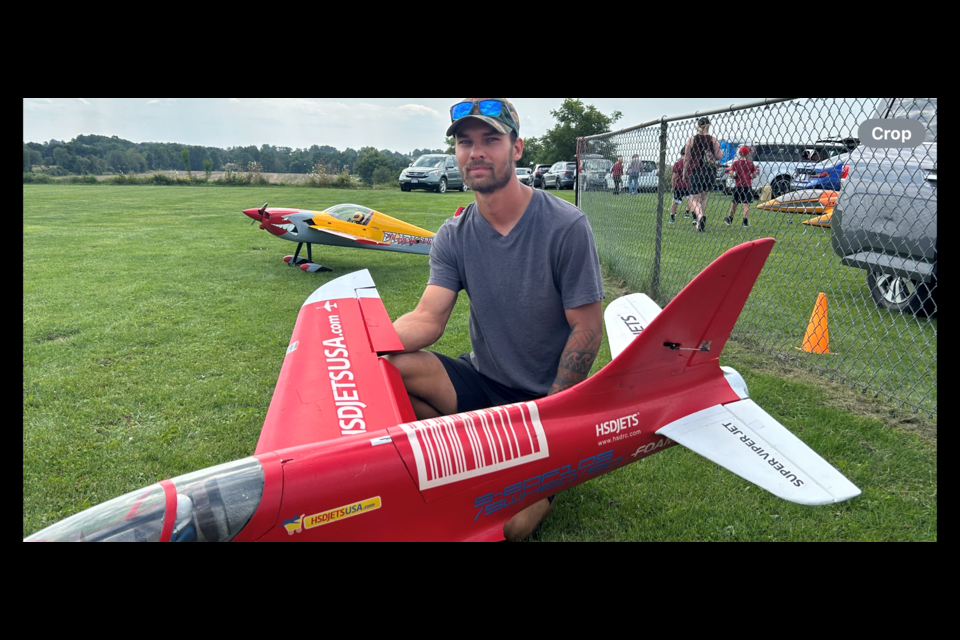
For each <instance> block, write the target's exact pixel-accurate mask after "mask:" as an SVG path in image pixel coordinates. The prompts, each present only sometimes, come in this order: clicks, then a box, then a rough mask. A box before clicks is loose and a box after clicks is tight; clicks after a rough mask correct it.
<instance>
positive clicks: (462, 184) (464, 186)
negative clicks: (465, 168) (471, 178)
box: [460, 180, 470, 191]
mask: <svg viewBox="0 0 960 640" xmlns="http://www.w3.org/2000/svg"><path fill="white" fill-rule="evenodd" d="M469 190H470V187H468V186H467V181H466V180H464V181H463V182H461V183H460V191H469Z"/></svg>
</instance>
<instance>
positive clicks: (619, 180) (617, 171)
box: [610, 158, 623, 196]
mask: <svg viewBox="0 0 960 640" xmlns="http://www.w3.org/2000/svg"><path fill="white" fill-rule="evenodd" d="M610 175H611V176H613V195H615V196H618V195H620V192H621V191H623V158H617V161H616V162H615V163H614V165H613V168H612V169H610Z"/></svg>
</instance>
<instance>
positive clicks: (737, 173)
mask: <svg viewBox="0 0 960 640" xmlns="http://www.w3.org/2000/svg"><path fill="white" fill-rule="evenodd" d="M751 153H753V150H752V149H750V147H740V150H739V151H738V152H737V158H736V160H734V161H733V164H732V165H730V168H729V169H727V173H729V174H732V175H733V177H734V180H735V184H734V188H733V202H731V203H730V213H729V214H727V217H726V218H724V220H723V223H724V224H725V225H727V226H728V227H729V226H730V225H732V224H733V212H734V210H736V208H737V205H738V204H742V205H743V227H744V228H745V229H746V228H748V227H749V226H750V204H751V203H752V202H753V181H754V180H755V179H756V178H757V176H759V175H760V168H759V167H758V166H757V165H755V164H754V163H753V162H751V161H750V154H751Z"/></svg>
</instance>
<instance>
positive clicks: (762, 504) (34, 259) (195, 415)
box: [23, 185, 937, 541]
mask: <svg viewBox="0 0 960 640" xmlns="http://www.w3.org/2000/svg"><path fill="white" fill-rule="evenodd" d="M551 193H556V192H551ZM557 195H560V196H561V197H563V198H565V199H568V200H572V198H573V194H572V192H569V191H567V192H560V193H559V194H557ZM472 200H473V194H472V193H448V194H445V195H438V194H433V193H423V192H413V193H401V192H399V191H395V190H392V191H336V190H327V189H307V188H298V187H283V188H225V187H219V188H218V187H205V188H200V187H198V188H190V187H139V186H138V187H133V186H129V187H128V186H100V185H89V186H88V185H82V186H68V185H25V186H24V187H23V208H24V223H23V250H24V263H23V291H24V294H23V535H24V536H26V535H29V534H30V533H33V532H35V531H37V530H39V529H41V528H43V527H45V526H47V525H49V524H52V523H53V522H56V521H58V520H60V519H62V518H64V517H67V516H69V515H71V514H73V513H76V512H77V511H80V510H82V509H85V508H87V507H90V506H92V505H95V504H98V503H100V502H103V501H106V500H109V499H111V498H114V497H116V496H119V495H121V494H123V493H126V492H129V491H133V490H135V489H138V488H140V487H142V486H145V485H148V484H151V483H153V482H156V481H159V480H161V479H164V478H169V477H175V476H177V475H180V474H183V473H187V472H190V471H194V470H197V469H200V468H203V467H208V466H213V465H216V464H220V463H224V462H228V461H231V460H235V459H238V458H242V457H245V456H248V455H250V454H251V453H252V452H253V450H254V447H255V446H256V442H257V438H258V436H259V431H260V427H261V426H262V423H263V419H264V416H265V415H266V411H267V407H268V406H269V403H270V398H271V397H272V394H273V389H274V385H275V384H276V380H277V376H278V374H279V371H280V366H281V363H282V361H283V357H284V353H285V350H286V347H287V345H288V342H289V338H290V334H291V332H292V330H293V326H294V322H295V320H296V317H297V313H298V312H299V309H300V305H301V304H302V303H303V300H304V299H306V298H307V297H308V296H309V295H310V293H312V292H313V291H314V290H315V289H316V288H317V287H319V286H320V285H322V284H323V283H325V282H328V281H329V280H331V279H333V278H335V277H338V276H340V275H344V274H346V273H349V272H351V271H356V270H359V269H364V268H366V269H369V270H370V271H371V273H372V275H373V277H374V280H375V281H376V282H377V285H378V289H379V291H380V294H381V296H382V298H383V301H384V304H385V306H386V308H387V310H388V312H389V313H390V315H391V317H392V318H394V319H395V318H397V317H399V316H400V315H402V314H404V313H407V312H408V311H410V310H412V309H413V308H414V306H415V305H416V303H417V300H418V298H419V296H420V294H421V293H422V291H423V288H424V286H425V284H426V281H427V277H428V273H429V267H428V259H427V257H425V256H414V255H397V254H389V253H379V252H373V251H358V250H352V249H340V248H327V247H316V248H315V251H314V258H315V260H316V261H317V262H320V263H322V264H324V265H326V266H329V267H331V268H333V269H334V271H333V273H320V274H304V273H302V272H301V271H299V270H298V269H291V268H288V267H286V266H285V265H284V263H283V262H282V261H281V258H282V256H283V255H285V254H288V253H292V251H293V249H295V245H293V244H292V243H286V242H283V241H280V240H277V239H275V238H273V237H270V236H268V235H267V234H266V233H265V232H264V231H261V230H259V229H257V227H256V226H251V224H250V222H251V221H250V220H249V219H248V218H246V217H245V216H244V215H243V214H242V213H241V211H242V210H243V209H247V208H251V207H257V206H260V205H262V204H263V203H264V202H269V203H270V204H271V206H285V207H298V208H309V209H318V210H319V209H322V208H324V207H327V206H330V205H333V204H338V203H342V202H355V203H358V204H363V205H365V206H369V207H373V208H375V209H377V210H379V211H382V212H384V213H387V214H389V215H392V216H395V217H399V218H401V219H403V220H406V221H408V222H410V223H412V224H415V225H418V226H421V227H424V228H426V229H430V230H433V231H435V230H436V229H438V228H439V227H440V225H441V224H442V223H443V221H444V220H445V219H446V218H448V217H450V216H451V215H452V214H453V212H454V211H455V210H456V208H457V207H458V206H461V205H465V204H467V203H469V202H471V201H472ZM617 293H618V292H616V291H615V290H614V289H613V288H612V287H611V288H610V290H608V299H607V302H609V301H610V300H611V299H613V297H614V294H617ZM619 293H623V291H621V292H619ZM436 349H437V350H439V351H441V352H444V353H447V354H450V355H458V354H460V353H462V352H464V351H468V350H469V337H468V333H467V301H466V298H465V295H464V294H461V299H460V303H459V304H458V305H457V308H456V310H455V311H454V314H453V316H452V317H451V320H450V324H449V326H448V330H447V333H446V334H445V335H444V337H443V338H442V339H441V341H440V342H439V343H438V344H437V345H436ZM721 361H722V362H723V364H730V365H732V366H735V367H737V368H738V369H739V370H740V371H741V373H742V374H743V375H744V377H745V378H746V380H747V383H748V384H749V386H750V390H751V395H752V397H753V398H754V399H755V400H756V401H757V402H758V403H760V404H761V405H762V406H763V407H764V408H765V409H766V410H767V411H769V412H770V413H771V414H772V415H773V416H774V417H776V418H777V419H778V420H780V421H781V422H783V423H784V424H785V425H786V426H787V427H788V428H790V429H791V430H793V431H794V432H795V433H797V435H798V436H799V437H800V438H801V439H803V440H804V441H805V442H807V443H808V444H809V445H810V446H812V447H813V448H814V449H815V450H816V451H818V452H819V453H820V454H821V455H823V456H824V457H825V458H826V459H827V460H828V461H830V462H831V463H832V464H834V465H835V466H837V467H838V468H840V469H841V470H842V471H843V472H844V473H845V474H846V475H847V476H848V477H849V478H850V479H851V480H852V481H853V482H854V483H855V484H857V485H858V486H859V487H860V488H861V489H862V490H863V495H862V496H861V497H859V498H857V499H855V500H852V501H849V502H847V503H844V504H841V505H835V506H830V507H818V508H808V507H800V506H797V505H793V504H790V503H786V502H784V501H782V500H779V499H777V498H774V497H773V496H771V495H769V494H768V493H766V492H764V491H762V490H760V489H758V488H756V487H754V486H753V485H751V484H749V483H747V482H746V481H743V480H741V479H740V478H738V477H736V476H734V475H732V474H731V473H729V472H727V471H725V470H724V469H722V468H720V467H718V466H717V465H715V464H713V463H711V462H709V461H707V460H705V459H703V458H701V457H700V456H698V455H696V454H694V453H692V452H690V451H687V450H684V449H682V448H680V447H675V448H673V449H671V450H669V451H667V452H665V453H663V454H659V455H655V456H653V457H651V458H648V459H646V460H644V461H642V462H640V463H637V464H634V465H631V466H629V467H626V468H624V469H621V470H618V471H617V472H614V473H612V474H609V475H607V476H603V477H601V478H598V479H596V480H593V481H591V482H588V483H586V484H584V485H581V486H579V487H576V488H574V489H571V490H569V491H567V492H565V493H563V494H561V495H560V497H559V499H558V501H557V506H556V509H555V510H554V513H553V515H552V516H551V517H550V519H549V520H548V521H547V523H546V524H545V525H544V526H543V527H541V529H540V530H539V531H538V532H537V533H536V534H535V535H534V537H533V540H534V541H600V540H609V541H641V540H643V541H646V540H650V541H653V540H699V541H705V540H780V541H785V540H798V541H799V540H803V541H814V540H817V541H819V540H824V541H828V540H829V541H840V540H848V541H854V540H876V541H879V540H925V541H933V540H936V539H937V517H936V516H937V463H936V457H937V456H936V441H935V435H934V436H933V437H930V436H929V435H924V434H923V432H920V431H905V430H901V429H897V428H893V427H892V426H891V424H892V422H893V421H891V420H888V419H885V417H884V415H883V413H884V412H883V411H882V410H880V411H875V412H873V413H870V415H866V414H865V412H863V411H860V410H857V409H855V408H854V409H851V407H852V406H853V407H855V406H859V405H858V404H857V403H858V402H859V401H857V400H856V399H854V400H852V401H849V402H847V401H846V400H843V399H841V400H840V401H838V400H837V397H838V396H837V394H836V393H834V392H833V391H832V390H831V391H830V392H829V393H827V392H825V389H826V387H823V386H821V384H823V385H826V384H828V383H825V382H823V383H821V382H820V381H818V380H817V379H812V380H811V379H808V378H804V377H802V376H799V377H795V376H785V375H783V374H782V373H780V372H779V371H777V370H776V369H772V368H770V367H768V366H767V365H768V363H767V361H766V359H765V356H763V355H762V354H758V353H754V352H750V351H748V350H746V349H745V348H743V347H740V346H733V347H731V348H728V350H727V352H725V354H724V355H723V357H722V358H721ZM607 362H609V348H608V347H607V345H606V342H605V343H604V346H603V348H602V350H601V354H600V357H599V358H598V362H597V364H596V366H595V370H596V369H598V368H599V367H601V366H603V365H605V364H606V363H607ZM867 413H869V412H867Z"/></svg>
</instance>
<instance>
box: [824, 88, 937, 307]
mask: <svg viewBox="0 0 960 640" xmlns="http://www.w3.org/2000/svg"><path fill="white" fill-rule="evenodd" d="M871 119H910V120H917V121H919V122H921V123H923V125H924V127H925V129H926V138H925V140H924V142H923V143H922V144H921V145H920V146H918V147H916V148H914V149H909V148H908V149H881V148H875V147H866V146H860V147H859V148H857V149H856V150H855V151H853V152H852V153H851V154H850V159H849V162H848V165H849V167H850V175H849V178H848V179H847V183H846V184H845V185H844V187H843V190H842V191H841V192H840V197H839V199H838V201H837V207H836V209H835V211H834V213H833V219H832V220H831V223H830V224H831V226H832V227H833V250H834V251H835V252H836V254H837V255H838V256H840V257H841V258H842V259H843V263H844V264H845V265H848V266H851V267H858V268H860V269H864V270H866V272H867V285H868V286H869V288H870V293H871V295H872V296H873V299H874V301H876V303H877V305H878V306H880V307H881V308H884V309H889V310H891V311H898V312H907V313H913V314H916V315H919V316H934V315H936V313H937V99H936V98H883V99H881V101H880V103H879V104H878V105H877V109H876V111H875V112H874V114H873V115H872V116H871Z"/></svg>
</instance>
